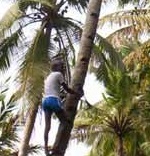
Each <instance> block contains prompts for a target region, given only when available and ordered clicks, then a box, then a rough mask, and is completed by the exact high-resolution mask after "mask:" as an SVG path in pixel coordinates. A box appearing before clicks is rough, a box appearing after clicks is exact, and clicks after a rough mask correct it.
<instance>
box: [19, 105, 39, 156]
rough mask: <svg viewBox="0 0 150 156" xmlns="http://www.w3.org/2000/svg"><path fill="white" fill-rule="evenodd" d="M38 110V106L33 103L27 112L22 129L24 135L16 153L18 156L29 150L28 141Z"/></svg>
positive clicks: (23, 155) (25, 153)
mask: <svg viewBox="0 0 150 156" xmlns="http://www.w3.org/2000/svg"><path fill="white" fill-rule="evenodd" d="M37 111H38V106H37V105H34V106H33V107H32V108H31V111H30V112H29V115H28V117H27V120H26V124H25V129H24V134H23V135H24V137H23V139H22V140H21V147H20V150H19V153H18V156H27V155H28V150H29V141H30V137H31V134H32V129H33V127H34V123H35V119H36V115H37Z"/></svg>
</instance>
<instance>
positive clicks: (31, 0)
mask: <svg viewBox="0 0 150 156" xmlns="http://www.w3.org/2000/svg"><path fill="white" fill-rule="evenodd" d="M18 4H19V8H20V9H21V10H22V11H23V12H24V11H26V9H27V8H28V7H31V8H33V9H35V8H36V6H39V5H43V6H46V7H50V8H52V7H53V2H52V1H49V0H19V1H18Z"/></svg>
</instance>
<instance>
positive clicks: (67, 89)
mask: <svg viewBox="0 0 150 156" xmlns="http://www.w3.org/2000/svg"><path fill="white" fill-rule="evenodd" d="M61 85H62V86H63V88H64V89H65V90H66V91H67V92H68V93H70V94H76V95H78V96H79V97H82V96H83V94H84V93H83V90H82V91H81V92H80V93H78V92H76V91H74V90H73V89H71V88H69V87H68V85H67V84H66V83H65V82H63V83H62V84H61Z"/></svg>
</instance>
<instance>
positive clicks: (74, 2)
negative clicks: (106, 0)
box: [68, 0, 89, 12]
mask: <svg viewBox="0 0 150 156" xmlns="http://www.w3.org/2000/svg"><path fill="white" fill-rule="evenodd" d="M88 2H89V0H70V1H68V4H69V5H70V6H73V7H75V8H76V9H77V10H79V11H80V12H81V11H82V9H83V10H85V9H86V8H87V4H88Z"/></svg>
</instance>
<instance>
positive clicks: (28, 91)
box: [19, 23, 49, 104]
mask: <svg viewBox="0 0 150 156" xmlns="http://www.w3.org/2000/svg"><path fill="white" fill-rule="evenodd" d="M45 24H46V23H45ZM45 24H43V25H42V27H41V29H40V30H39V31H37V34H36V36H35V38H34V40H33V42H32V44H31V47H30V48H29V51H28V52H27V53H26V56H25V60H24V61H23V63H22V64H21V69H20V78H21V90H19V92H20V93H22V95H25V96H27V97H28V100H29V101H30V102H31V103H34V104H35V103H37V102H36V100H38V99H39V98H41V94H42V92H43V80H44V76H45V75H47V72H48V71H49V36H47V35H46V34H44V27H45Z"/></svg>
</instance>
